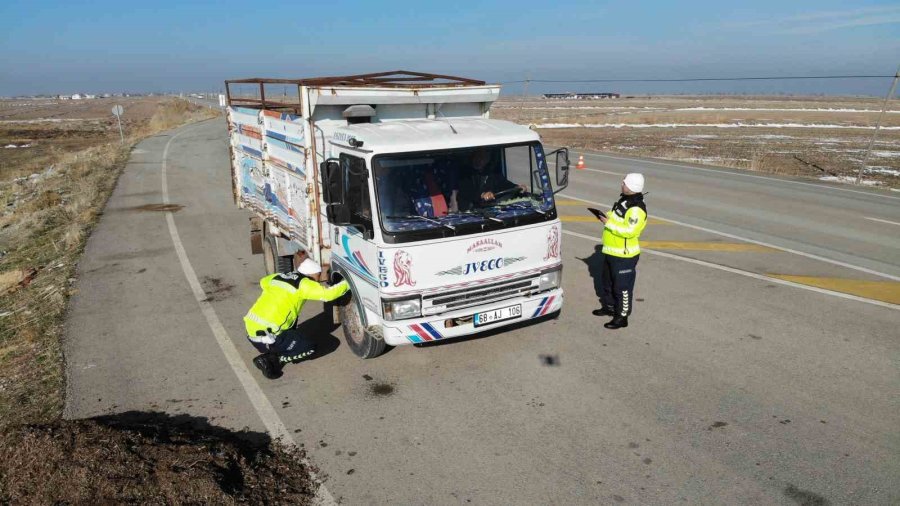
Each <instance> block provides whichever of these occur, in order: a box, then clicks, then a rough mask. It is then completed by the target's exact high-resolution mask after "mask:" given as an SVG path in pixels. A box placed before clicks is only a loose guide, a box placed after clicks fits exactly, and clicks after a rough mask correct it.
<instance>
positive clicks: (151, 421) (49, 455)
mask: <svg viewBox="0 0 900 506" xmlns="http://www.w3.org/2000/svg"><path fill="white" fill-rule="evenodd" d="M303 459H304V454H303V452H302V450H286V449H285V448H284V447H282V446H281V445H277V444H273V443H272V441H271V440H270V438H269V437H268V436H267V435H266V434H261V433H256V432H232V431H229V430H226V429H222V428H220V427H215V426H211V425H209V424H208V423H207V421H206V419H204V418H195V417H190V416H187V415H178V416H169V415H166V414H163V413H140V412H129V413H122V414H119V415H114V416H107V417H101V418H96V419H93V420H81V421H60V422H56V423H53V424H49V425H20V426H16V427H12V428H7V429H6V430H4V431H2V432H0V503H3V504H26V503H27V504H120V503H132V504H134V503H139V504H234V503H249V504H311V501H312V498H313V497H314V495H315V491H316V487H317V484H316V483H314V482H312V481H311V480H310V478H309V476H310V473H309V470H308V469H307V468H306V467H305V465H304V464H303V461H304V460H303Z"/></svg>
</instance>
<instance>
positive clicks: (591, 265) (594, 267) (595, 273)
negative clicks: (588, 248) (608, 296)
mask: <svg viewBox="0 0 900 506" xmlns="http://www.w3.org/2000/svg"><path fill="white" fill-rule="evenodd" d="M575 258H578V257H575ZM578 260H581V261H582V262H584V264H585V265H587V268H588V274H589V275H590V276H591V279H593V280H594V294H595V295H596V296H597V298H598V299H599V298H600V294H601V293H602V291H603V246H602V245H600V244H596V245H594V253H593V254H591V256H589V257H585V258H578Z"/></svg>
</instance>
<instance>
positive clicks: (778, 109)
mask: <svg viewBox="0 0 900 506" xmlns="http://www.w3.org/2000/svg"><path fill="white" fill-rule="evenodd" d="M672 110H673V111H713V112H714V111H762V112H850V113H852V112H881V111H880V110H877V109H831V108H819V109H808V108H796V109H792V108H775V107H772V108H770V107H682V108H680V109H672ZM886 112H887V113H888V114H900V111H886Z"/></svg>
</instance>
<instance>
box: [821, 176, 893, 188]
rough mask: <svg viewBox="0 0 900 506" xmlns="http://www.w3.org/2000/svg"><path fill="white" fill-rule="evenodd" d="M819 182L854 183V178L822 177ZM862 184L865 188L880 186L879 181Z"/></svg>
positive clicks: (863, 182) (864, 181)
mask: <svg viewBox="0 0 900 506" xmlns="http://www.w3.org/2000/svg"><path fill="white" fill-rule="evenodd" d="M819 181H830V182H834V183H851V184H852V183H856V176H822V177H820V178H819ZM862 184H864V185H866V186H878V185H880V184H881V182H879V181H866V180H863V181H862Z"/></svg>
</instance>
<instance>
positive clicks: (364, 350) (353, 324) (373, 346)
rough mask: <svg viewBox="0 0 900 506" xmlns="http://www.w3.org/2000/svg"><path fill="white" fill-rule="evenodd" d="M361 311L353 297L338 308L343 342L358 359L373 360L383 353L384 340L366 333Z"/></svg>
mask: <svg viewBox="0 0 900 506" xmlns="http://www.w3.org/2000/svg"><path fill="white" fill-rule="evenodd" d="M362 311H363V309H362V308H361V307H360V305H359V302H358V301H357V299H356V296H355V295H351V296H350V300H348V301H347V303H346V304H342V305H340V306H338V316H339V317H340V319H341V327H343V329H344V340H345V341H346V342H347V346H348V347H350V350H351V351H352V352H353V354H354V355H356V356H357V357H359V358H375V357H377V356H378V355H381V354H382V353H384V349H385V347H386V346H385V343H384V339H378V338H376V337H374V336H373V335H372V334H369V333H367V332H366V328H365V324H364V323H363V318H362Z"/></svg>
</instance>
